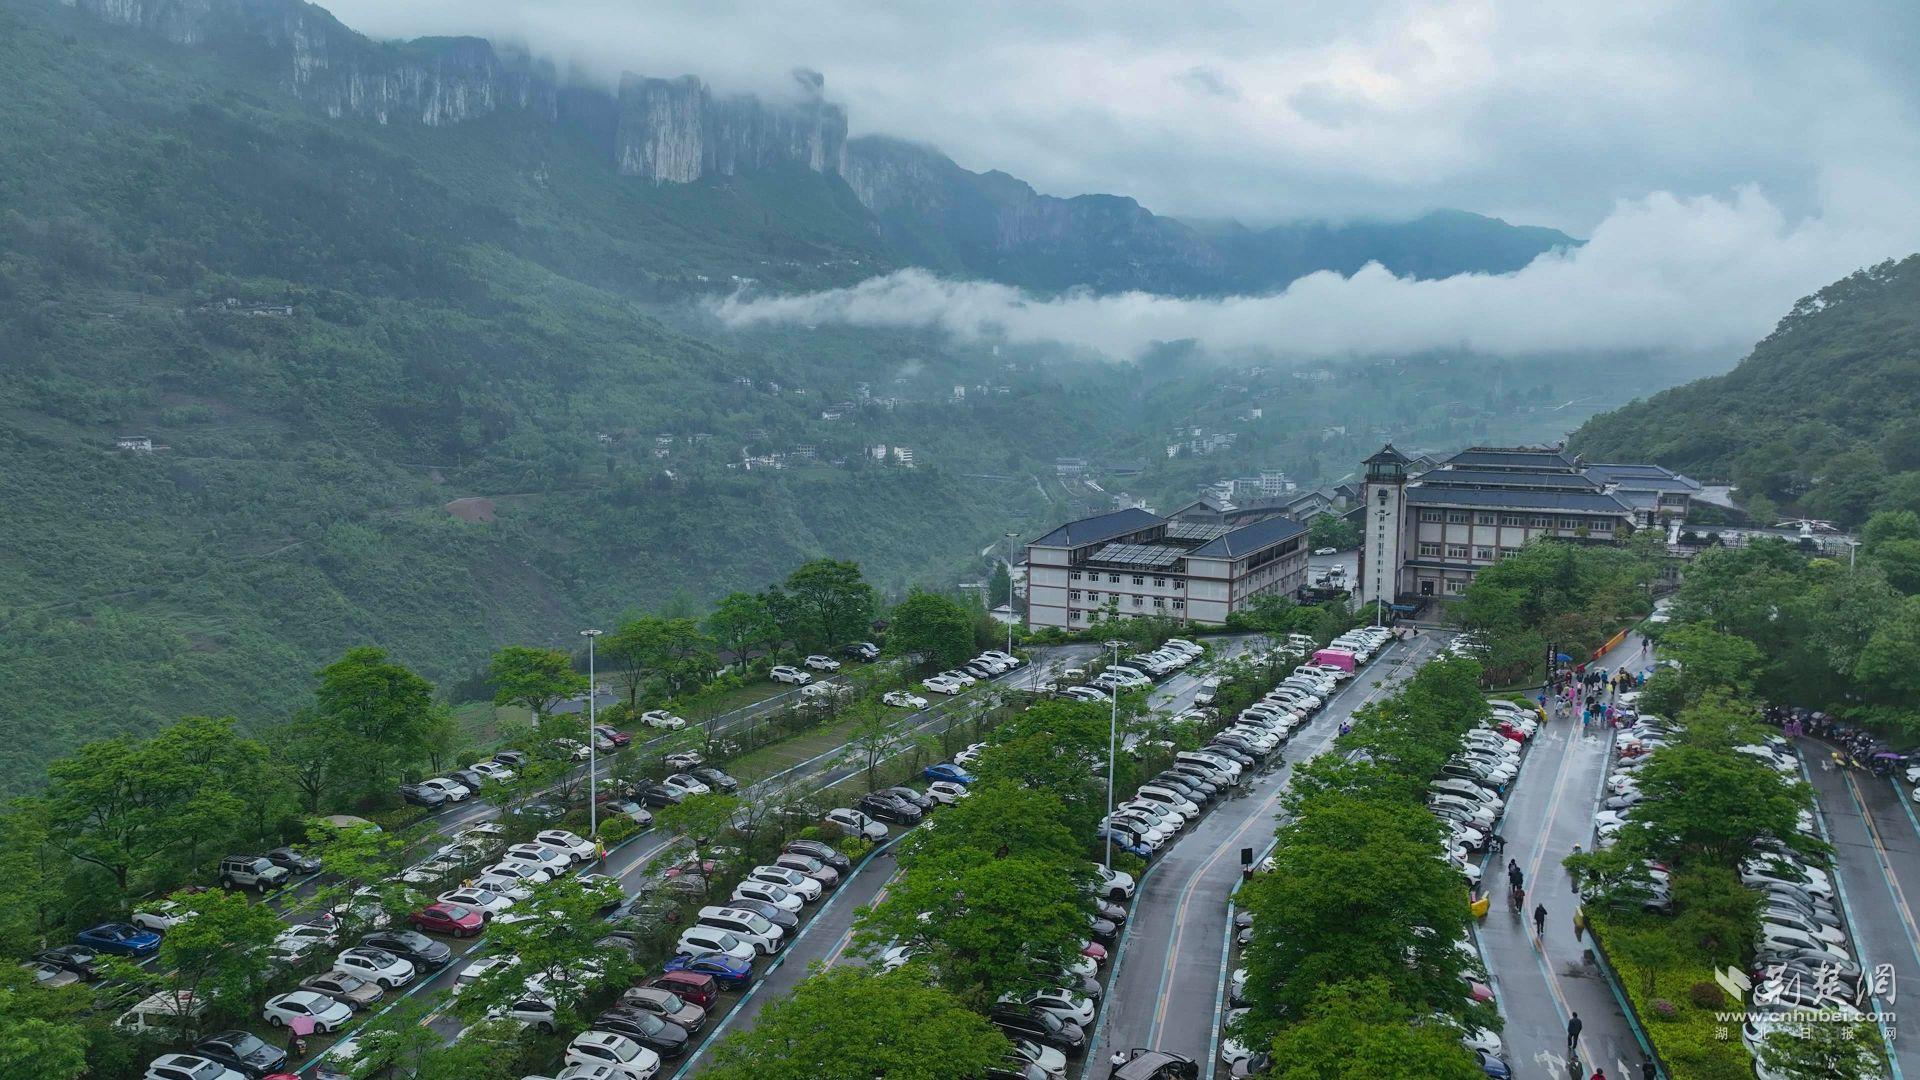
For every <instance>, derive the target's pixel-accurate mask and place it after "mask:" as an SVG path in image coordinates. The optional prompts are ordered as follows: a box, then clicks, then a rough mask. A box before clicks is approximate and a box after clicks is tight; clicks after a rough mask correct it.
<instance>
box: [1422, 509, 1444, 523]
mask: <svg viewBox="0 0 1920 1080" xmlns="http://www.w3.org/2000/svg"><path fill="white" fill-rule="evenodd" d="M1420 520H1421V521H1426V522H1438V521H1444V520H1446V519H1445V518H1443V517H1442V516H1441V514H1440V511H1438V510H1422V511H1420Z"/></svg>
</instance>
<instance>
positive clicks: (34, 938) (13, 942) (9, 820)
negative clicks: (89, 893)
mask: <svg viewBox="0 0 1920 1080" xmlns="http://www.w3.org/2000/svg"><path fill="white" fill-rule="evenodd" d="M46 812H47V807H46V804H45V803H43V802H39V801H36V800H22V801H20V802H19V803H17V804H15V806H14V807H13V808H12V809H10V810H8V811H6V812H5V813H4V814H0V953H4V954H5V955H7V956H21V955H24V954H26V953H28V952H31V951H33V949H34V948H35V947H36V946H38V945H39V944H40V943H41V941H42V940H43V939H44V938H45V937H46V935H47V933H48V931H49V930H51V929H52V928H53V927H55V926H57V925H59V923H60V920H61V916H63V915H64V914H66V912H67V911H68V909H69V908H70V907H71V905H70V904H69V903H68V901H67V898H66V896H65V890H64V889H63V888H62V886H63V885H64V883H65V882H66V879H67V875H68V874H69V873H70V872H71V870H72V868H73V866H72V860H70V859H68V858H67V857H66V856H65V855H64V854H63V853H61V852H60V851H59V850H58V849H56V848H55V847H54V846H53V845H52V843H51V842H50V841H51V837H50V835H49V833H48V828H47V818H46Z"/></svg>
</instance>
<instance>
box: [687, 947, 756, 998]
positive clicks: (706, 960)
mask: <svg viewBox="0 0 1920 1080" xmlns="http://www.w3.org/2000/svg"><path fill="white" fill-rule="evenodd" d="M666 969H667V970H668V971H691V972H694V973H695V974H698V975H711V976H713V981H714V982H717V983H719V984H720V985H721V986H723V987H725V988H726V989H728V990H744V989H746V988H747V984H748V983H751V982H753V965H752V964H750V963H748V962H747V961H745V960H736V959H734V958H733V957H731V956H728V955H727V954H726V953H681V954H680V955H678V956H676V957H674V958H673V959H671V960H669V961H667V968H666Z"/></svg>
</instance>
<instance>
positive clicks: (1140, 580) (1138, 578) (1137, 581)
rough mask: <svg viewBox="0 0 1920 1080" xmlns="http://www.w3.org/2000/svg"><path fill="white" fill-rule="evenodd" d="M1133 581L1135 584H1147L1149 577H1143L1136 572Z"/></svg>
mask: <svg viewBox="0 0 1920 1080" xmlns="http://www.w3.org/2000/svg"><path fill="white" fill-rule="evenodd" d="M1133 583H1134V584H1135V585H1145V584H1146V583H1147V579H1146V578H1144V577H1141V576H1140V575H1139V574H1135V575H1133Z"/></svg>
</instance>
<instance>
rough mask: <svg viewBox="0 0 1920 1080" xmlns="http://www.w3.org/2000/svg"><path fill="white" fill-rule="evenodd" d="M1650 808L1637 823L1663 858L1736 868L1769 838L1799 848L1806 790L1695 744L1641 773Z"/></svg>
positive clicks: (1637, 812) (1752, 762) (1637, 815)
mask: <svg viewBox="0 0 1920 1080" xmlns="http://www.w3.org/2000/svg"><path fill="white" fill-rule="evenodd" d="M1640 790H1641V791H1642V792H1644V793H1645V795H1646V798H1645V800H1644V801H1642V802H1641V803H1639V804H1638V805H1636V806H1635V807H1634V814H1633V822H1634V824H1635V826H1636V827H1638V828H1642V829H1644V830H1645V831H1646V834H1647V837H1648V844H1649V847H1650V848H1651V850H1652V851H1653V852H1654V853H1656V854H1659V855H1665V856H1670V857H1681V858H1687V859H1698V860H1700V861H1701V862H1704V863H1707V864H1710V865H1732V864H1733V863H1734V862H1736V861H1738V860H1739V859H1740V858H1741V857H1742V856H1743V855H1744V854H1745V853H1746V852H1747V851H1748V850H1749V849H1750V848H1752V846H1753V842H1754V841H1755V840H1758V839H1760V838H1761V837H1763V836H1776V837H1780V838H1783V839H1785V840H1787V841H1788V842H1789V843H1791V842H1793V841H1794V839H1795V838H1796V837H1798V836H1799V833H1798V832H1797V831H1796V830H1795V825H1796V822H1797V816H1798V814H1799V812H1800V810H1801V809H1802V808H1804V807H1805V806H1806V805H1807V804H1808V801H1809V797H1808V795H1807V791H1806V785H1804V784H1802V783H1799V782H1798V781H1795V782H1792V783H1788V782H1786V781H1783V780H1781V779H1780V777H1779V776H1778V774H1776V773H1775V772H1774V771H1773V769H1772V768H1770V767H1769V766H1767V765H1765V764H1763V763H1761V762H1760V761H1759V760H1757V759H1755V758H1752V757H1749V756H1748V755H1746V754H1740V753H1735V752H1733V751H1731V750H1722V749H1716V748H1710V747H1704V746H1697V745H1693V744H1690V743H1684V742H1683V743H1679V744H1676V745H1674V746H1668V747H1664V748H1662V749H1661V751H1660V752H1659V753H1658V754H1656V755H1654V757H1653V760H1652V761H1649V762H1648V763H1647V766H1646V768H1644V769H1641V770H1640Z"/></svg>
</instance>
